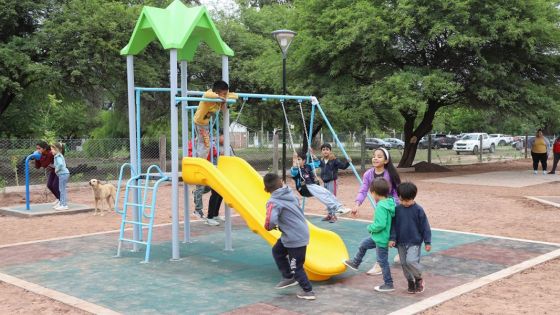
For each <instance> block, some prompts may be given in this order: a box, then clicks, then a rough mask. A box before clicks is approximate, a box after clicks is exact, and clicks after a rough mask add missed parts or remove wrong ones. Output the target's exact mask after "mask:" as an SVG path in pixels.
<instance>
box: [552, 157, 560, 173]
mask: <svg viewBox="0 0 560 315" xmlns="http://www.w3.org/2000/svg"><path fill="white" fill-rule="evenodd" d="M558 161H560V153H554V163H553V164H552V170H551V172H552V173H554V172H556V165H558Z"/></svg>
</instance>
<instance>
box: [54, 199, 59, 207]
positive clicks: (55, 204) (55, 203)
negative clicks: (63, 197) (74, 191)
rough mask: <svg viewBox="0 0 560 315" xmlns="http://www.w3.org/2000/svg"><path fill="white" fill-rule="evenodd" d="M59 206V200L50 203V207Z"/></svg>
mask: <svg viewBox="0 0 560 315" xmlns="http://www.w3.org/2000/svg"><path fill="white" fill-rule="evenodd" d="M59 204H60V200H58V199H56V200H55V201H54V202H53V203H52V205H53V206H55V207H56V206H58V205H59Z"/></svg>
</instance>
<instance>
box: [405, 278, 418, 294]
mask: <svg viewBox="0 0 560 315" xmlns="http://www.w3.org/2000/svg"><path fill="white" fill-rule="evenodd" d="M406 292H408V293H409V294H414V293H416V283H415V282H414V281H410V280H408V290H406Z"/></svg>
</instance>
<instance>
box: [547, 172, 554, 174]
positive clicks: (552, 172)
mask: <svg viewBox="0 0 560 315" xmlns="http://www.w3.org/2000/svg"><path fill="white" fill-rule="evenodd" d="M548 174H556V172H548Z"/></svg>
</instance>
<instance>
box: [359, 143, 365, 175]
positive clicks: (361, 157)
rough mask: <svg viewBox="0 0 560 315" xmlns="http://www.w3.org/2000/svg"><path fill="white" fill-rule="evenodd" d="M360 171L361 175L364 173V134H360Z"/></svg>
mask: <svg viewBox="0 0 560 315" xmlns="http://www.w3.org/2000/svg"><path fill="white" fill-rule="evenodd" d="M360 144H361V145H360V160H361V161H360V162H361V163H360V171H361V172H362V173H363V172H365V171H366V134H365V133H363V134H362V139H361V141H360Z"/></svg>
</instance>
